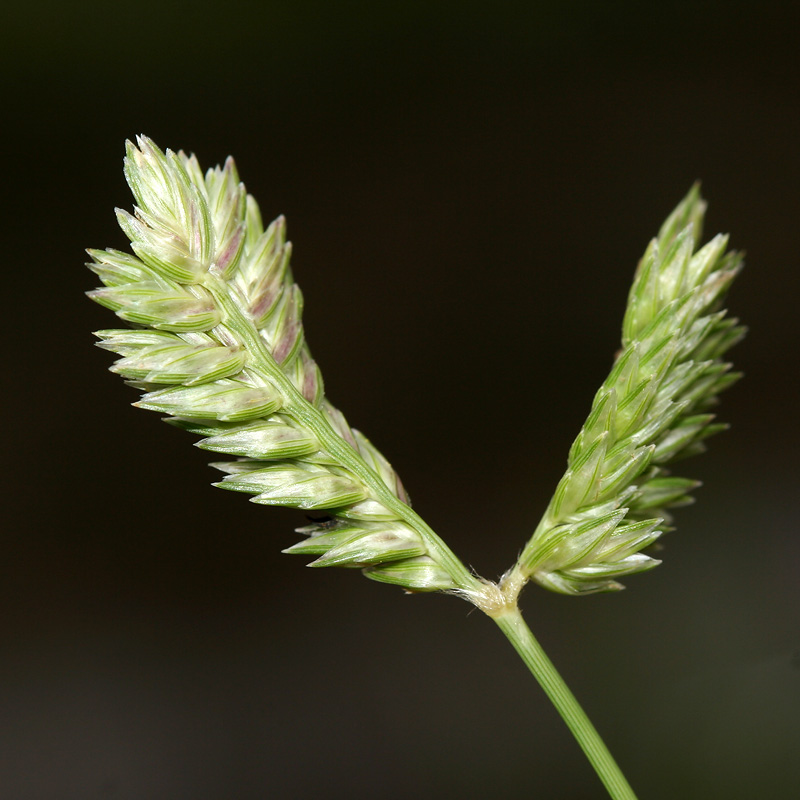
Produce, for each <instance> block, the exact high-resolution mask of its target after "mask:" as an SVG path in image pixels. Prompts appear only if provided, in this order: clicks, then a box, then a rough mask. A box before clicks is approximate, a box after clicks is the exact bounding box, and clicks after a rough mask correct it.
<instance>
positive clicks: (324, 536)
mask: <svg viewBox="0 0 800 800" xmlns="http://www.w3.org/2000/svg"><path fill="white" fill-rule="evenodd" d="M125 176H126V178H127V181H128V184H129V185H130V187H131V190H132V191H133V195H134V198H135V201H136V207H135V209H134V212H133V214H131V213H128V212H126V211H121V210H118V211H117V218H118V220H119V224H120V226H121V228H122V230H123V231H124V232H125V234H126V235H127V237H128V238H129V239H130V242H131V250H132V253H127V252H122V251H119V250H113V249H108V250H90V251H89V254H90V256H91V259H92V262H91V264H89V266H90V268H91V269H92V270H93V271H94V272H95V273H96V274H97V275H98V277H99V278H100V280H101V281H102V283H103V287H102V288H99V289H96V290H94V291H92V292H90V293H89V295H90V297H91V298H92V299H93V300H95V301H97V302H98V303H100V304H102V305H104V306H106V307H108V308H110V309H111V310H112V311H114V312H115V313H116V315H117V316H118V317H119V318H120V319H121V320H123V321H124V322H126V323H128V324H127V325H126V327H122V328H113V329H108V330H102V331H98V332H97V334H96V335H97V337H98V338H99V340H100V341H99V345H100V347H102V348H104V349H106V350H110V351H112V352H113V353H115V354H117V355H118V356H119V358H118V360H117V361H116V362H115V363H114V364H113V366H112V367H111V370H112V371H113V372H116V373H118V374H119V375H121V376H122V377H123V378H124V379H125V380H126V381H127V382H128V383H129V384H130V385H131V386H133V387H135V388H136V389H138V390H139V391H140V392H142V396H141V398H140V399H139V400H138V402H136V403H134V405H136V406H138V407H139V408H145V409H150V410H152V411H157V412H159V413H160V414H162V415H165V416H166V420H167V422H169V423H171V424H173V425H175V426H177V427H179V428H183V429H185V430H187V431H189V432H190V433H192V434H195V435H196V436H199V437H201V438H200V440H199V441H197V446H198V447H200V448H202V449H204V450H208V451H210V452H213V453H215V454H220V456H221V457H222V458H223V460H222V461H219V462H217V463H215V464H214V466H216V467H217V468H218V469H219V470H220V472H221V473H222V475H223V476H224V477H222V478H221V479H220V480H219V482H217V483H216V484H215V485H216V486H219V487H221V488H223V489H228V490H231V491H236V492H243V493H245V494H248V495H250V496H251V497H250V500H251V501H252V502H254V503H259V504H263V505H273V506H274V505H279V506H291V507H294V508H298V509H303V510H306V511H309V512H314V516H315V521H314V522H313V523H312V524H309V525H306V526H304V527H302V528H299V529H298V530H297V532H298V533H299V534H301V536H302V538H301V540H300V541H298V542H297V543H296V544H294V545H293V546H292V547H289V548H288V549H287V550H286V551H285V552H287V553H293V554H297V555H302V556H306V557H310V558H312V559H313V560H312V561H311V564H310V566H313V567H350V568H356V569H359V570H360V571H361V572H362V574H363V575H365V576H366V577H367V578H370V579H372V580H375V581H380V582H383V583H389V584H395V585H397V586H399V587H401V588H403V589H404V590H406V591H408V592H440V593H445V594H452V595H457V596H459V597H461V598H463V599H465V600H467V601H468V602H470V603H472V604H474V605H475V606H477V607H478V608H479V609H480V610H481V611H483V612H484V613H485V614H487V615H488V616H489V617H491V618H492V619H493V620H494V621H495V622H496V623H497V625H498V626H499V628H500V630H501V631H502V632H503V633H504V634H505V635H506V636H507V637H508V639H509V640H510V642H511V644H512V645H513V646H514V648H515V649H516V650H517V652H518V653H519V655H520V656H521V658H522V659H523V661H524V662H525V664H526V665H527V667H528V668H529V670H530V671H531V673H532V674H533V675H534V677H535V678H536V679H537V680H538V681H539V683H540V684H541V686H542V688H543V689H544V691H545V692H546V693H547V695H548V696H549V697H550V699H551V700H552V702H553V703H554V704H555V706H556V708H557V709H558V711H559V712H560V713H561V715H562V717H563V719H564V721H565V722H566V724H567V725H568V726H569V728H570V729H571V730H572V732H573V734H574V735H575V738H576V739H577V741H578V743H579V744H580V746H581V747H582V748H583V750H584V752H585V754H586V756H587V758H588V759H589V760H590V762H591V763H592V765H593V766H594V768H595V770H596V771H597V773H598V776H599V777H600V779H601V780H602V782H603V783H604V785H605V786H606V788H607V790H608V792H609V794H610V795H611V796H612V797H613V798H616V799H617V800H621V798H633V797H634V793H633V790H632V789H631V787H630V786H629V784H628V782H627V781H626V779H625V777H624V776H623V774H622V772H621V771H620V769H619V768H618V766H617V765H616V763H615V762H614V759H613V758H612V756H611V754H610V753H609V752H608V750H607V748H606V747H605V745H604V744H603V742H602V740H601V738H600V736H599V735H598V733H597V731H596V730H595V728H594V727H593V725H592V724H591V722H590V721H589V719H588V718H587V717H586V715H585V714H584V712H583V711H582V709H581V707H580V706H579V704H578V703H577V701H576V700H575V698H574V697H573V695H572V694H571V692H570V691H569V689H568V688H567V686H566V685H565V683H564V681H563V680H562V679H561V677H560V676H559V674H558V672H557V670H556V669H555V667H554V666H553V664H552V663H551V662H550V660H549V659H548V658H547V656H546V654H545V653H544V651H543V650H542V648H541V646H540V645H539V644H538V642H537V641H536V639H535V638H534V636H533V634H532V633H531V631H530V629H529V628H528V627H527V625H526V624H525V621H524V620H523V618H522V615H521V614H520V611H519V607H518V602H517V601H518V597H519V594H520V592H521V591H522V589H523V587H524V586H525V585H526V584H527V583H528V582H529V581H533V582H535V583H538V584H539V585H540V586H543V587H544V588H546V589H550V590H551V591H555V592H559V593H562V594H566V595H585V594H593V593H597V592H609V591H617V590H619V589H621V588H623V587H622V584H621V583H620V578H623V577H625V576H627V575H632V574H634V573H638V572H644V571H646V570H649V569H652V568H653V567H655V566H657V565H658V564H659V563H660V562H659V561H658V560H657V559H655V558H654V557H653V556H652V554H650V551H649V548H650V546H651V545H652V544H653V543H654V542H655V541H656V540H657V539H658V538H659V537H660V536H662V535H663V534H664V533H665V532H666V531H668V530H670V526H671V516H670V514H671V510H672V509H673V508H675V507H678V506H681V505H684V504H686V503H689V502H691V496H690V493H691V491H692V490H693V489H694V488H695V487H696V486H697V482H696V481H693V480H691V479H689V478H685V477H682V476H680V475H676V474H673V472H672V464H674V463H675V462H677V461H679V460H680V459H683V458H685V457H687V456H691V455H695V454H697V453H700V452H702V451H703V450H704V449H705V440H706V439H707V438H708V437H709V436H711V435H713V434H714V433H717V432H718V431H720V430H722V429H723V428H724V427H725V426H724V425H722V424H720V423H718V422H716V421H715V418H714V414H713V413H711V409H712V408H713V406H714V405H715V404H716V402H717V397H718V395H719V394H720V392H722V391H723V390H724V389H725V388H727V387H728V386H730V385H731V384H732V383H733V382H735V381H736V380H737V378H738V377H739V375H738V374H737V373H735V372H732V371H731V370H730V364H728V363H727V362H726V361H725V360H724V356H725V353H726V351H727V350H728V349H729V348H730V347H731V346H732V345H733V344H735V343H736V342H737V341H738V340H739V339H740V338H741V336H742V335H743V333H744V329H743V328H741V327H740V326H739V325H738V324H737V321H736V320H734V319H730V318H728V317H726V315H725V311H724V310H723V308H722V303H723V299H724V297H725V294H726V291H727V289H728V287H729V286H730V284H731V281H732V280H733V279H734V277H735V276H736V274H737V273H738V272H739V270H740V268H741V264H742V260H741V256H740V255H739V254H738V253H736V252H733V251H729V250H728V249H727V244H728V242H727V237H726V236H722V235H719V236H716V237H714V238H713V239H711V240H710V241H709V242H708V243H707V244H705V245H702V246H700V239H701V228H702V221H703V215H704V211H705V203H704V201H703V200H702V198H701V196H700V192H699V187H697V186H694V187H693V188H692V189H691V190H690V191H689V193H688V194H687V196H686V197H685V198H684V199H683V200H682V201H681V202H680V203H679V204H678V206H677V208H675V210H674V211H673V212H672V213H671V214H670V216H669V217H668V218H667V220H666V222H665V223H664V224H663V225H662V227H661V229H660V231H659V232H658V235H657V236H656V237H655V238H654V239H653V240H652V241H651V242H650V244H649V245H648V247H647V249H646V251H645V253H644V256H643V257H642V259H641V261H640V263H639V266H638V268H637V270H636V273H635V276H634V280H633V286H632V288H631V290H630V295H629V298H628V306H627V310H626V312H625V318H624V321H623V327H622V342H621V348H620V350H619V352H618V354H617V356H616V358H615V361H614V364H613V366H612V368H611V372H610V374H609V376H608V378H607V379H606V380H605V382H604V383H603V385H602V386H601V387H600V389H599V390H598V392H597V394H596V396H595V398H594V402H593V404H592V408H591V410H590V413H589V416H588V417H587V419H586V422H585V423H584V425H583V427H582V429H581V431H580V432H579V434H578V436H577V438H576V439H575V442H574V444H573V445H572V448H571V449H570V452H569V457H568V461H567V470H566V472H565V473H564V476H563V478H562V479H561V480H560V482H559V483H558V485H557V487H556V489H555V492H554V494H553V497H552V500H551V501H550V503H549V505H548V506H547V508H546V510H545V512H544V515H543V516H542V518H541V521H540V523H539V525H538V526H537V527H536V529H535V531H534V532H533V534H532V536H531V537H530V539H529V540H528V541H527V543H524V544H522V547H521V550H520V556H519V559H518V560H517V562H516V563H515V564H514V565H512V566H511V567H510V568H509V570H508V571H507V572H506V573H505V574H504V575H503V576H502V578H501V579H500V580H499V581H497V582H493V581H490V580H487V579H485V578H482V577H480V576H478V575H476V574H474V573H473V572H472V571H470V570H469V569H467V568H466V567H465V566H464V564H463V563H462V562H461V561H460V560H459V559H458V558H457V557H456V555H455V554H454V553H453V552H452V550H451V549H450V547H449V546H448V545H447V544H446V543H445V542H444V541H443V540H442V539H441V538H440V537H439V536H438V535H437V534H436V533H435V532H434V531H433V530H431V528H430V527H429V526H428V525H427V524H426V523H425V522H424V521H423V520H422V519H421V518H420V517H419V516H418V515H417V514H416V513H415V512H414V510H413V509H412V507H411V504H410V502H409V498H408V495H407V494H406V492H405V489H404V488H403V484H402V483H401V481H400V478H399V477H398V475H397V474H396V472H395V471H394V469H393V468H392V466H391V464H390V463H389V461H388V460H387V459H386V458H385V457H384V456H383V455H382V454H381V453H380V452H379V451H378V449H377V448H376V447H375V446H374V445H373V444H372V443H371V442H370V441H369V439H367V437H366V436H364V435H363V434H362V433H361V432H359V431H358V430H357V429H355V428H351V427H350V425H349V424H348V422H347V420H346V419H345V417H344V415H343V414H342V413H341V412H340V411H339V410H338V409H337V408H335V407H334V406H333V405H332V404H331V403H330V402H329V400H328V399H327V398H326V396H325V391H324V386H323V381H322V375H321V374H320V370H319V368H318V367H317V364H316V363H315V362H314V360H313V358H312V356H311V353H310V350H309V347H308V344H307V343H306V341H305V337H304V334H303V323H302V311H303V297H302V294H301V292H300V289H299V288H298V286H297V285H296V284H295V283H294V279H293V276H292V271H291V268H290V258H291V244H290V243H289V242H288V241H287V240H286V224H285V221H284V219H283V218H281V217H279V218H278V219H277V220H275V221H274V222H272V223H270V224H269V225H266V226H265V225H264V224H263V222H262V219H261V215H260V212H259V208H258V205H257V203H256V201H255V200H254V199H253V198H252V197H251V196H250V195H248V194H247V192H246V190H245V187H244V185H243V184H242V183H241V181H240V180H239V176H238V173H237V170H236V167H235V165H234V162H233V160H232V159H228V160H227V161H226V163H225V165H224V166H221V167H219V166H218V167H215V168H213V169H210V170H208V171H207V172H205V173H203V171H202V170H201V169H200V166H199V163H198V161H197V159H196V158H195V157H194V156H193V155H192V156H187V155H186V154H184V153H183V152H177V153H176V152H172V151H170V150H167V151H166V152H162V151H161V150H160V149H159V148H158V147H157V146H156V145H155V144H154V143H153V142H152V141H151V140H150V139H148V138H146V137H139V139H138V140H137V144H133V143H130V142H129V143H128V145H127V155H126V158H125Z"/></svg>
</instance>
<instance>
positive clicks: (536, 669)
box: [494, 607, 636, 800]
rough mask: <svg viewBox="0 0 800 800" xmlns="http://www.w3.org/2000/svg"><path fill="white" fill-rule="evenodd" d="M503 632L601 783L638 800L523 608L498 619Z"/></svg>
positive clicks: (624, 799)
mask: <svg viewBox="0 0 800 800" xmlns="http://www.w3.org/2000/svg"><path fill="white" fill-rule="evenodd" d="M494 621H495V622H496V623H497V624H498V625H499V626H500V630H501V631H503V633H504V634H505V635H506V636H507V637H508V639H509V641H510V642H511V644H512V645H513V646H514V649H515V650H516V651H517V652H518V653H519V655H520V657H521V658H522V660H523V661H524V662H525V664H526V666H527V667H528V669H529V670H530V671H531V673H532V674H533V676H534V678H536V680H537V681H539V685H540V686H541V687H542V689H544V691H545V693H546V694H547V696H548V697H549V698H550V700H551V701H552V703H553V705H554V706H555V707H556V708H557V709H558V713H559V714H561V717H562V718H563V720H564V722H566V723H567V727H568V728H569V729H570V730H571V731H572V733H573V735H574V736H575V738H576V739H577V740H578V744H579V745H580V746H581V748H582V749H583V752H584V753H585V754H586V757H587V758H588V759H589V761H590V763H591V764H592V766H593V767H594V768H595V771H596V772H597V774H598V776H599V777H600V780H601V781H602V782H603V784H604V785H605V787H606V789H607V790H608V793H609V795H611V797H613V798H614V800H636V795H635V794H634V793H633V789H631V787H630V784H629V783H628V781H627V780H625V776H624V775H623V774H622V772H621V771H620V768H619V767H618V766H617V763H616V761H614V758H613V756H612V755H611V753H610V752H609V751H608V748H607V747H606V746H605V744H603V740H602V739H601V738H600V734H599V733H598V732H597V731H596V730H595V727H594V725H592V723H591V722H590V721H589V717H587V716H586V713H585V712H584V710H583V709H582V708H581V707H580V705H579V704H578V701H577V700H576V699H575V696H574V695H573V694H572V692H571V691H570V690H569V687H568V686H567V684H566V683H564V679H563V678H562V677H561V675H559V674H558V670H556V668H555V666H554V665H553V662H552V661H550V659H549V658H548V657H547V655H546V654H545V652H544V650H543V649H542V646H541V645H540V644H539V642H537V641H536V639H535V638H534V636H533V634H532V633H531V630H530V628H529V627H528V626H527V625H526V624H525V620H524V619H523V618H522V614H520V612H519V609H518V608H516V607H512V608H507V609H506V610H504V611H503V612H502V613H501V614H499V615H498V616H495V617H494Z"/></svg>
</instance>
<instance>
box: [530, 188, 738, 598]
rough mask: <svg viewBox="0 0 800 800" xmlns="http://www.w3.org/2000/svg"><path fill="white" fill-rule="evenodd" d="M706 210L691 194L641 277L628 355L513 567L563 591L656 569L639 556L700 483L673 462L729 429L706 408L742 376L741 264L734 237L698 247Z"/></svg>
mask: <svg viewBox="0 0 800 800" xmlns="http://www.w3.org/2000/svg"><path fill="white" fill-rule="evenodd" d="M704 211H705V203H704V202H703V200H702V199H701V198H700V193H699V189H698V187H696V186H695V187H693V188H692V190H691V191H690V192H689V194H688V195H687V196H686V198H685V199H684V200H683V201H682V202H681V203H680V204H679V205H678V207H677V208H676V209H675V211H673V212H672V214H671V215H670V216H669V218H668V219H667V221H666V222H665V223H664V225H663V226H662V228H661V231H660V232H659V235H658V236H657V237H656V238H655V239H653V241H652V242H650V244H649V246H648V248H647V250H646V252H645V254H644V257H643V258H642V260H641V262H640V263H639V267H638V269H637V270H636V275H635V277H634V282H633V286H632V288H631V291H630V296H629V298H628V308H627V311H626V313H625V319H624V322H623V335H622V350H621V351H620V353H619V355H618V357H617V359H616V362H615V364H614V366H613V368H612V370H611V374H610V375H609V376H608V378H607V379H606V381H605V383H604V384H603V385H602V386H601V387H600V390H599V391H598V392H597V395H596V396H595V399H594V404H593V406H592V410H591V413H590V414H589V417H588V419H587V420H586V423H585V424H584V426H583V429H582V430H581V432H580V433H579V434H578V437H577V439H576V440H575V442H574V444H573V445H572V448H571V450H570V454H569V460H568V464H567V471H566V473H565V474H564V477H563V478H562V479H561V481H560V483H559V485H558V487H557V489H556V492H555V494H554V496H553V499H552V501H551V502H550V505H549V507H548V509H547V511H546V512H545V515H544V518H543V519H542V522H541V523H540V525H539V527H538V528H537V530H536V533H535V534H534V536H533V538H532V539H531V540H530V541H529V542H528V544H527V546H526V547H525V550H524V551H523V553H522V556H521V557H520V560H519V562H518V565H517V570H518V571H519V572H520V573H521V574H522V575H523V576H524V577H525V578H527V577H531V578H533V579H534V580H536V581H537V582H538V583H540V584H541V585H543V586H546V587H547V588H549V589H554V590H555V591H559V592H563V593H566V594H585V593H590V592H598V591H609V590H614V589H620V588H622V587H621V585H620V584H619V583H618V582H617V580H616V579H617V578H619V577H621V576H623V575H628V574H631V573H633V572H641V571H642V570H646V569H650V568H651V567H654V566H656V565H657V564H658V563H659V562H658V561H656V560H655V559H653V558H651V557H649V556H647V555H644V554H642V553H641V552H640V551H641V550H642V549H643V548H645V547H647V546H648V545H650V544H652V543H653V542H654V541H655V539H656V538H657V537H658V536H659V535H660V533H661V532H663V531H664V530H665V528H664V525H663V523H665V522H668V521H669V519H670V517H669V513H668V511H667V509H668V508H670V507H673V506H679V505H683V504H685V503H688V502H691V498H690V496H689V492H690V491H691V490H692V489H694V488H695V487H696V486H697V485H698V483H697V482H696V481H692V480H689V479H687V478H679V477H673V476H671V475H670V473H669V471H668V470H667V468H666V465H667V464H668V463H669V462H670V461H674V460H678V459H679V458H682V457H685V456H688V455H694V454H695V453H697V452H700V451H702V449H703V448H704V445H703V440H704V439H706V438H707V437H708V436H710V435H712V434H714V433H716V432H718V431H719V430H722V429H723V428H724V427H725V426H724V425H720V424H716V423H713V420H714V416H713V414H708V413H699V412H705V411H706V410H707V409H708V408H710V407H712V406H713V405H715V404H716V401H717V395H718V394H719V393H720V392H721V391H722V390H723V389H725V388H727V387H728V386H729V385H730V384H731V383H733V382H734V381H735V380H736V379H737V378H738V377H739V376H738V375H737V374H736V373H731V372H730V371H729V370H730V364H728V363H726V362H724V361H723V360H722V359H723V356H724V354H725V352H726V351H727V350H728V348H730V347H732V346H733V345H734V344H735V343H736V342H737V341H739V339H740V338H741V337H742V335H743V334H744V329H743V328H741V327H739V326H738V325H737V323H736V320H731V319H727V318H726V317H725V316H724V311H721V310H720V308H721V303H722V299H723V297H724V295H725V292H726V291H727V289H728V287H729V285H730V283H731V281H732V280H733V279H734V277H735V276H736V274H737V273H738V272H739V270H740V268H741V263H742V262H741V257H740V256H739V254H737V253H732V252H728V253H726V252H725V248H726V245H727V237H725V236H716V237H715V238H714V239H712V240H711V241H710V242H709V243H708V244H706V245H705V246H704V247H701V248H700V249H699V250H698V249H697V241H698V237H699V235H700V227H701V225H702V221H703V214H704Z"/></svg>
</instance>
